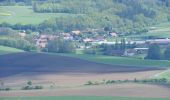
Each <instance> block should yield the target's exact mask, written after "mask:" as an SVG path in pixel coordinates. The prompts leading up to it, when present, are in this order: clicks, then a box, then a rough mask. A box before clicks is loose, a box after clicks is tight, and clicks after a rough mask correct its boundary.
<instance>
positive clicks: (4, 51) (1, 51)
mask: <svg viewBox="0 0 170 100" xmlns="http://www.w3.org/2000/svg"><path fill="white" fill-rule="evenodd" d="M16 52H23V50H20V49H16V48H11V47H6V46H0V55H3V54H9V53H16Z"/></svg>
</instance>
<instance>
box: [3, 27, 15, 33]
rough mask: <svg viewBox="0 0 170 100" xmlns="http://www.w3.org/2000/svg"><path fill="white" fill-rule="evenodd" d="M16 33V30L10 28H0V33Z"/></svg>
mask: <svg viewBox="0 0 170 100" xmlns="http://www.w3.org/2000/svg"><path fill="white" fill-rule="evenodd" d="M16 33H17V31H14V30H12V29H11V28H6V27H1V28H0V35H12V34H16Z"/></svg>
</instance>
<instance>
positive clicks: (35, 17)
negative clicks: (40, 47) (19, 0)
mask: <svg viewBox="0 0 170 100" xmlns="http://www.w3.org/2000/svg"><path fill="white" fill-rule="evenodd" d="M75 15H76V14H65V13H35V12H33V10H32V8H31V6H0V19H1V20H0V23H3V22H7V23H10V24H17V23H20V24H24V25H25V24H39V23H41V22H43V21H44V20H47V19H50V18H54V17H64V16H75Z"/></svg>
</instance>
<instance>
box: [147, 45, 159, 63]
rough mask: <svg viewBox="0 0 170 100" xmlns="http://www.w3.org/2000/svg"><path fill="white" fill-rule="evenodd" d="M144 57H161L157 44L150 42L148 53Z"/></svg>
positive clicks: (155, 58) (156, 58) (157, 58)
mask: <svg viewBox="0 0 170 100" xmlns="http://www.w3.org/2000/svg"><path fill="white" fill-rule="evenodd" d="M146 59H154V60H159V59H161V50H160V47H159V45H158V44H151V45H150V46H149V50H148V54H147V56H146Z"/></svg>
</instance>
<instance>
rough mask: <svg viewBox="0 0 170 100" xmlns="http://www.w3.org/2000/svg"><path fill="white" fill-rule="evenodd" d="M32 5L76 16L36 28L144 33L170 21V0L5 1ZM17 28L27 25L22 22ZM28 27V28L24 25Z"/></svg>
mask: <svg viewBox="0 0 170 100" xmlns="http://www.w3.org/2000/svg"><path fill="white" fill-rule="evenodd" d="M6 4H8V5H16V4H23V5H32V9H33V11H34V12H37V13H69V14H77V16H75V17H68V16H62V17H58V18H51V19H49V20H46V21H44V22H43V23H41V24H39V25H37V26H31V27H29V26H28V25H27V26H28V27H27V26H26V28H28V29H30V28H31V30H32V29H34V30H41V31H45V30H50V31H66V32H68V31H72V30H77V29H78V30H86V29H88V28H90V29H103V28H105V29H107V31H114V32H117V33H124V34H140V33H142V32H146V31H147V27H148V26H151V25H154V24H158V23H162V22H167V21H170V13H169V10H170V0H83V1H82V0H1V5H6ZM15 26H16V27H14V28H16V29H17V27H21V28H22V27H24V26H22V25H20V26H19V24H18V26H17V25H15ZM24 28H25V27H24Z"/></svg>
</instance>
